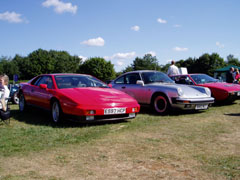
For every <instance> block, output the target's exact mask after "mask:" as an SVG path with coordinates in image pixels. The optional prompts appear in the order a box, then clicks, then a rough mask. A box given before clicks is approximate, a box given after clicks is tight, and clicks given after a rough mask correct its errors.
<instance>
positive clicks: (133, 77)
mask: <svg viewBox="0 0 240 180" xmlns="http://www.w3.org/2000/svg"><path fill="white" fill-rule="evenodd" d="M137 80H141V78H140V76H139V74H138V73H132V74H127V75H126V84H136V83H137Z"/></svg>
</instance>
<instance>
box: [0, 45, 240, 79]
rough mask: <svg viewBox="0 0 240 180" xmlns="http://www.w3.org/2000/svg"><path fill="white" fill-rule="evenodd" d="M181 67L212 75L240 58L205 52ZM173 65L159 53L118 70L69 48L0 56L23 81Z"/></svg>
mask: <svg viewBox="0 0 240 180" xmlns="http://www.w3.org/2000/svg"><path fill="white" fill-rule="evenodd" d="M175 61H176V65H177V66H178V67H186V68H187V70H188V72H189V73H206V74H208V75H210V76H213V73H214V71H215V70H216V69H219V68H222V67H225V66H227V65H236V66H240V61H239V60H238V58H235V57H234V56H233V55H231V54H230V55H228V56H227V59H226V61H224V59H223V58H222V57H220V56H219V54H217V53H212V54H208V53H205V54H203V55H201V56H200V57H199V58H195V57H194V58H192V57H189V58H187V59H185V60H184V59H181V60H178V61H177V60H175ZM169 66H170V64H165V65H161V64H159V62H158V60H157V58H156V56H152V55H151V54H146V55H144V56H143V57H142V58H141V57H136V58H135V59H134V60H133V63H132V64H130V65H129V66H127V67H126V68H125V69H123V70H122V71H121V72H117V73H116V71H115V69H114V65H113V64H112V63H111V62H110V61H106V60H105V59H104V58H101V57H93V58H89V59H88V60H86V61H84V62H83V60H82V59H81V58H80V57H79V56H76V55H75V56H72V55H70V54H69V53H68V52H66V51H55V50H50V51H47V50H43V49H38V50H36V51H33V52H32V53H30V54H29V55H28V56H25V57H24V56H20V55H15V57H14V58H8V57H4V56H2V57H0V73H1V74H7V75H8V76H9V78H10V79H12V78H13V75H14V74H17V75H18V76H19V79H21V80H28V79H31V78H33V77H35V76H37V75H39V74H48V73H83V74H91V75H93V76H95V77H97V78H99V79H101V80H103V81H107V80H112V79H114V78H115V77H116V76H118V75H120V74H122V73H124V72H128V71H134V70H158V71H162V72H166V71H167V69H168V67H169Z"/></svg>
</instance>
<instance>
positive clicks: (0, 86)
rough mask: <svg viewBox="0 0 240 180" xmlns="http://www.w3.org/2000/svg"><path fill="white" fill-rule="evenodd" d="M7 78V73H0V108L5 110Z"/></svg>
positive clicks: (7, 94)
mask: <svg viewBox="0 0 240 180" xmlns="http://www.w3.org/2000/svg"><path fill="white" fill-rule="evenodd" d="M8 82H9V78H8V76H7V75H0V109H2V110H3V111H6V110H7V109H6V108H7V107H6V104H7V101H8V100H7V98H8V97H9V94H10V91H9V89H8Z"/></svg>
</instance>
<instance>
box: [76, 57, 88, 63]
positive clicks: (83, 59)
mask: <svg viewBox="0 0 240 180" xmlns="http://www.w3.org/2000/svg"><path fill="white" fill-rule="evenodd" d="M78 57H79V58H81V59H82V61H83V62H84V61H86V60H87V59H88V58H87V57H85V56H78Z"/></svg>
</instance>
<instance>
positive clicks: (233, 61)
mask: <svg viewBox="0 0 240 180" xmlns="http://www.w3.org/2000/svg"><path fill="white" fill-rule="evenodd" d="M227 63H228V65H235V66H240V62H239V60H238V58H235V57H234V55H232V54H229V55H228V56H227Z"/></svg>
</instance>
